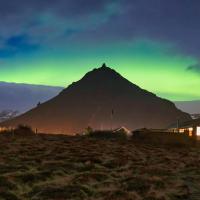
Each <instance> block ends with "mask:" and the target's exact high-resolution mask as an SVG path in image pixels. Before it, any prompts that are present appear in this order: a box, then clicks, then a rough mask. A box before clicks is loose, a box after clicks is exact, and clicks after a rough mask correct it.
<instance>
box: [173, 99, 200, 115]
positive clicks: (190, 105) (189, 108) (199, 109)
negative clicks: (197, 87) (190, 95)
mask: <svg viewBox="0 0 200 200" xmlns="http://www.w3.org/2000/svg"><path fill="white" fill-rule="evenodd" d="M174 103H175V104H176V106H177V107H178V108H179V109H181V110H183V111H185V112H187V113H190V114H200V100H199V101H177V102H174Z"/></svg>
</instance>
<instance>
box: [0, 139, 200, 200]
mask: <svg viewBox="0 0 200 200" xmlns="http://www.w3.org/2000/svg"><path fill="white" fill-rule="evenodd" d="M0 199H5V200H17V199H19V200H25V199H27V200H30V199H32V200H53V199H54V200H70V199H74V200H82V199H91V200H92V199H95V200H102V199H105V200H142V199H144V200H169V199H172V200H180V199H181V200H187V199H191V200H195V199H196V200H199V199H200V147H198V146H196V147H187V146H181V145H180V146H177V145H153V144H149V143H148V142H142V140H137V141H136V140H134V139H131V140H125V139H121V140H120V139H99V138H90V137H66V136H49V135H38V136H27V137H24V136H11V135H10V136H8V135H0Z"/></svg>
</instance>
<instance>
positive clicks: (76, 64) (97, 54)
mask: <svg viewBox="0 0 200 200" xmlns="http://www.w3.org/2000/svg"><path fill="white" fill-rule="evenodd" d="M103 62H106V63H107V65H108V66H110V67H112V68H114V69H115V70H116V71H118V72H119V73H120V74H122V75H123V76H124V77H126V78H127V79H128V80H130V81H131V82H133V83H135V84H137V85H139V86H140V87H142V88H144V89H147V90H149V91H151V92H154V93H156V94H157V95H158V96H161V97H164V98H168V99H171V100H194V99H200V93H199V90H198V86H199V85H200V76H199V75H198V74H196V73H194V72H193V71H189V70H187V67H188V66H190V65H193V64H195V63H196V59H195V58H193V57H186V56H183V55H181V54H177V53H176V51H175V50H173V51H172V47H169V46H167V45H164V44H161V43H157V42H154V41H148V40H138V41H135V42H132V43H125V44H113V45H99V47H98V48H97V47H96V46H95V47H94V46H93V45H90V46H89V45H88V46H86V48H84V44H82V46H80V45H79V46H77V47H75V48H73V49H71V48H70V49H68V48H62V49H61V50H59V51H58V50H52V51H49V50H46V51H45V53H44V52H40V53H37V54H31V55H27V56H26V57H24V55H23V54H22V55H17V56H15V57H14V58H12V59H10V60H9V61H7V62H5V63H3V64H2V65H3V66H4V67H3V69H2V70H1V81H7V82H17V83H31V84H44V85H53V86H64V87H66V86H67V85H69V84H70V83H72V82H73V81H77V80H79V79H80V78H81V77H82V76H83V75H84V74H85V73H86V72H88V71H89V70H92V69H93V68H95V67H99V66H101V64H102V63H103ZM10 67H12V71H10V70H9V68H10Z"/></svg>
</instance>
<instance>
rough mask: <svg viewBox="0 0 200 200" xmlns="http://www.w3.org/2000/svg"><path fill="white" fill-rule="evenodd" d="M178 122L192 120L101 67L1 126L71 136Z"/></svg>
mask: <svg viewBox="0 0 200 200" xmlns="http://www.w3.org/2000/svg"><path fill="white" fill-rule="evenodd" d="M177 119H179V120H180V121H185V120H190V119H191V117H190V116H189V115H188V114H187V113H184V112H182V111H180V110H178V109H177V108H176V107H175V105H174V103H172V102H170V101H168V100H165V99H162V98H159V97H157V96H156V95H155V94H153V93H150V92H148V91H146V90H143V89H141V88H140V87H138V86H137V85H135V84H133V83H131V82H130V81H128V80H127V79H125V78H123V77H122V76H121V75H120V74H118V73H117V72H116V71H114V70H113V69H111V68H109V67H106V65H105V64H104V65H103V66H102V67H100V68H98V69H94V70H92V71H90V72H88V73H87V74H86V75H85V76H84V77H83V78H82V79H81V80H79V81H77V82H74V83H73V84H71V85H70V86H68V87H67V88H66V89H64V90H63V91H62V92H61V93H60V94H59V95H58V96H56V97H55V98H53V99H51V100H49V101H47V102H45V103H42V104H41V105H39V106H38V107H36V108H34V109H32V110H30V111H29V112H27V113H25V114H23V115H21V116H19V117H16V118H15V119H13V120H9V121H6V122H4V123H2V124H0V125H1V126H17V125H18V124H27V125H30V126H32V127H33V128H37V129H38V130H39V131H40V132H46V133H66V134H72V133H76V132H81V131H83V130H84V129H85V128H86V127H87V126H91V127H93V128H95V129H101V128H102V129H111V128H117V127H121V126H125V127H127V128H128V129H129V130H133V129H136V128H142V127H147V128H163V127H167V126H168V125H169V124H172V123H174V122H175V121H176V120H177Z"/></svg>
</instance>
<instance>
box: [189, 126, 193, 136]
mask: <svg viewBox="0 0 200 200" xmlns="http://www.w3.org/2000/svg"><path fill="white" fill-rule="evenodd" d="M192 133H193V128H189V136H192Z"/></svg>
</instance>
